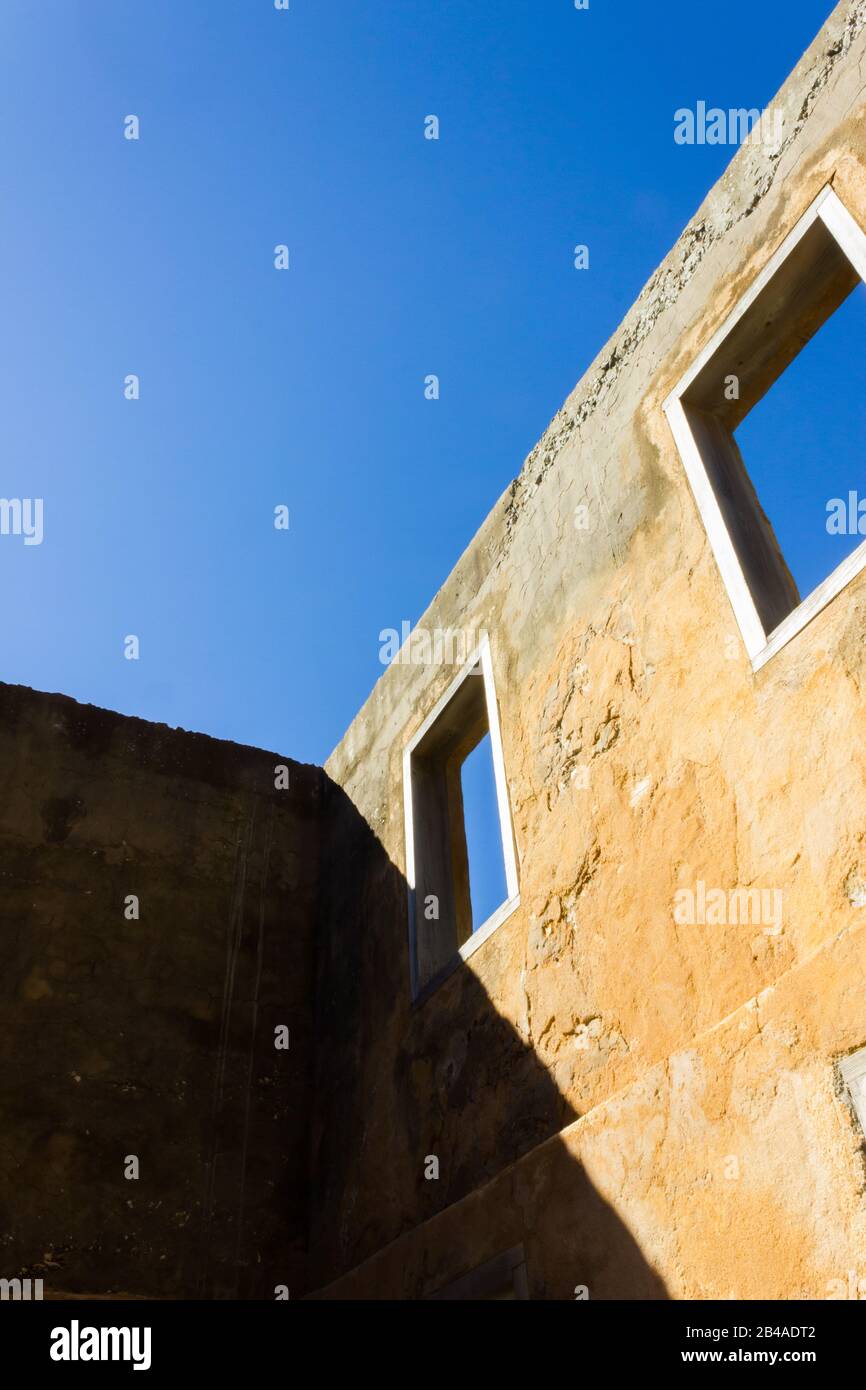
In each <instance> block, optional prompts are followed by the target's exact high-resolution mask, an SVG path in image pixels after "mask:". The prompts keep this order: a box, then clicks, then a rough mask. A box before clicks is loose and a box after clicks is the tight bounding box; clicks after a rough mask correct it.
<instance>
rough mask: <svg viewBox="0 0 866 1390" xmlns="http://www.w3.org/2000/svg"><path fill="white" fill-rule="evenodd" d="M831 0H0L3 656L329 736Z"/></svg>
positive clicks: (223, 733)
mask: <svg viewBox="0 0 866 1390" xmlns="http://www.w3.org/2000/svg"><path fill="white" fill-rule="evenodd" d="M830 8H831V6H830V4H829V0H789V3H787V4H784V5H783V4H779V3H763V4H762V3H758V4H756V3H754V0H728V3H726V4H725V5H724V6H723V7H720V6H699V5H696V4H695V3H694V0H665V3H664V4H651V3H641V0H619V3H613V0H591V8H590V9H589V11H586V12H578V11H576V10H575V9H574V8H573V4H572V0H497V3H491V4H487V5H482V4H479V2H478V0H436V3H433V0H391V2H390V3H385V0H333V2H332V3H329V0H291V9H290V11H289V12H288V13H282V12H277V11H275V10H274V8H273V3H272V0H42V3H38V4H37V3H35V0H3V3H2V6H0V55H2V58H0V63H2V81H0V129H2V142H0V160H2V190H3V196H2V200H0V247H2V254H0V276H2V294H0V303H2V314H0V342H2V372H0V393H2V397H0V430H2V474H0V495H2V496H5V497H43V498H44V500H45V521H44V525H45V539H44V542H43V544H42V545H41V546H32V547H25V546H23V544H22V543H21V541H20V538H12V537H3V538H0V583H2V593H3V600H4V601H3V610H2V663H0V678H2V679H3V680H6V681H12V682H20V683H23V684H27V685H32V686H34V687H36V688H37V689H42V690H59V691H63V692H65V693H67V694H69V695H72V696H74V697H76V698H77V699H79V700H84V701H90V702H93V703H95V704H98V705H103V706H106V707H108V708H111V709H115V710H121V711H124V712H126V713H130V714H137V715H141V716H143V717H144V718H147V719H152V720H161V721H165V722H167V723H168V724H171V725H175V724H176V725H181V726H183V727H185V728H188V729H195V730H201V731H203V732H206V733H211V734H215V735H217V736H219V737H223V738H230V739H235V740H238V741H241V742H246V743H252V744H257V745H260V746H263V747H267V748H273V749H276V750H278V751H280V752H283V753H286V754H289V755H291V756H294V757H298V758H301V759H305V760H311V761H316V762H320V761H322V760H323V759H324V758H325V757H326V756H327V754H328V753H329V751H330V750H331V748H332V747H333V746H334V744H335V743H336V742H337V741H338V740H339V738H340V737H341V735H342V733H343V731H344V729H345V728H346V726H347V724H348V723H349V721H350V720H351V718H352V716H353V715H354V713H355V712H356V710H357V709H358V708H359V706H360V705H361V703H362V702H363V700H364V698H365V697H366V695H367V694H368V692H369V690H370V689H371V687H372V685H373V683H374V682H375V680H376V679H377V678H378V676H379V675H380V674H381V670H382V667H381V664H380V661H379V645H380V644H379V632H380V630H381V629H383V628H386V627H399V626H400V623H401V621H402V620H403V619H409V620H411V621H413V622H415V621H417V619H418V618H419V616H420V614H421V613H422V611H423V610H424V608H425V607H426V605H427V603H428V601H429V599H430V598H431V596H432V595H433V594H434V592H435V591H436V589H437V588H438V587H439V585H440V584H441V583H442V581H443V579H444V578H445V577H446V575H447V574H448V572H449V570H450V569H451V567H452V566H453V564H454V562H455V561H456V559H457V558H458V556H459V555H460V553H461V551H462V550H463V549H464V547H465V546H466V544H467V542H468V541H469V540H470V539H471V537H472V535H473V534H474V532H475V531H476V530H477V528H478V526H479V525H480V523H481V522H482V521H483V519H484V517H485V515H486V513H487V512H488V510H489V509H490V507H491V506H492V504H493V503H494V501H495V499H496V498H497V497H498V495H499V494H500V492H501V491H502V489H503V488H504V487H505V486H506V485H507V484H508V482H509V481H510V479H511V478H512V477H513V476H514V475H515V474H516V473H517V471H518V470H519V468H520V465H521V463H522V461H523V458H524V456H525V455H526V453H527V452H528V450H529V449H530V448H531V447H532V445H533V444H534V443H535V441H536V439H537V438H538V436H539V435H540V434H541V432H542V431H543V430H544V428H545V426H546V425H547V423H548V421H549V419H550V417H551V416H552V415H553V414H554V412H555V411H556V410H557V409H558V407H559V405H560V404H561V402H562V400H563V399H564V397H565V396H566V394H567V393H568V391H569V390H570V389H571V388H572V386H573V385H574V384H575V382H576V381H577V380H578V378H579V377H580V376H581V374H582V373H583V372H584V370H585V369H586V367H587V366H588V364H589V363H590V361H591V360H592V358H593V357H594V356H595V354H596V352H597V351H598V349H599V348H600V346H601V345H602V343H603V342H604V340H605V339H606V338H607V337H608V336H609V334H610V333H611V332H612V331H613V329H614V328H615V327H616V325H617V324H618V322H619V321H620V319H621V318H622V316H623V314H624V313H625V312H626V311H627V310H628V308H629V306H630V304H631V303H632V301H633V300H634V298H635V296H636V294H637V292H638V291H639V290H640V288H641V286H642V284H643V283H644V281H645V280H646V279H647V277H648V276H649V275H650V274H651V272H652V271H653V269H654V268H655V267H656V265H657V264H658V263H659V261H660V260H661V259H662V258H663V256H664V255H665V254H666V252H667V251H668V249H669V247H670V246H671V244H672V243H673V242H674V240H675V239H676V237H677V236H678V234H679V232H680V231H681V229H682V227H683V226H684V224H685V223H686V221H687V220H688V219H689V217H690V216H691V215H692V213H693V212H694V211H695V209H696V207H697V206H698V204H699V203H700V201H701V199H702V198H703V196H704V194H705V193H706V192H707V191H708V189H709V188H710V186H711V185H712V184H713V182H714V181H715V180H716V179H717V178H718V176H719V175H720V174H721V172H722V171H723V169H724V167H725V165H726V163H727V162H728V160H729V158H730V156H731V153H732V151H731V150H730V149H728V148H725V147H721V148H718V147H714V146H704V147H698V146H695V147H683V146H678V145H676V144H675V143H674V140H673V128H674V121H673V113H674V111H675V110H676V109H677V108H678V107H680V106H683V105H693V104H694V103H695V102H697V101H698V100H699V99H703V100H706V101H707V102H708V103H710V104H711V105H712V104H717V105H720V106H731V105H734V106H763V105H764V104H765V103H766V102H767V101H768V100H769V99H770V98H771V97H772V96H773V94H774V92H775V91H776V89H777V88H778V86H779V84H780V83H781V81H782V80H783V79H784V78H785V76H786V75H787V74H788V72H789V71H790V69H791V68H792V67H793V66H794V64H795V63H796V62H797V60H798V59H799V57H800V56H801V54H802V52H803V51H804V49H805V48H806V47H807V45H808V44H809V43H810V42H811V40H812V38H813V37H814V35H815V33H816V32H817V30H818V28H819V27H820V25H821V23H822V22H823V21H824V19H825V18H826V16H827V14H828V13H829V11H830ZM128 114H136V115H138V116H139V118H140V121H141V138H140V140H139V141H137V142H135V141H127V140H125V139H124V138H123V119H124V117H125V116H126V115H128ZM428 114H436V115H438V117H439V118H440V121H441V138H440V140H439V141H438V142H432V141H426V140H425V139H424V138H423V122H424V117H425V116H426V115H428ZM277 243H286V244H288V246H289V247H290V253H291V269H290V270H289V271H287V272H278V271H275V270H274V268H273V248H274V246H275V245H276V244H277ZM576 243H586V244H588V245H589V247H590V251H591V268H590V270H589V271H587V272H577V271H575V270H574V268H573V264H572V248H573V247H574V245H575V244H576ZM128 373H136V374H138V375H139V376H140V379H141V399H140V400H139V401H135V402H130V401H127V400H125V399H124V396H123V380H124V378H125V376H126V375H127V374H128ZM428 373H436V374H438V375H439V377H440V379H441V399H440V400H439V401H435V402H431V401H426V400H425V399H424V394H423V383H424V378H425V376H427V374H428ZM279 503H285V504H286V505H288V507H289V508H290V514H291V526H290V530H289V532H288V533H283V532H278V531H275V530H274V528H273V522H272V515H273V508H274V506H275V505H277V504H279ZM129 633H134V634H136V635H138V636H139V638H140V641H141V659H140V660H139V661H138V662H131V661H127V660H125V659H124V656H123V638H124V636H125V635H126V634H129Z"/></svg>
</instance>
